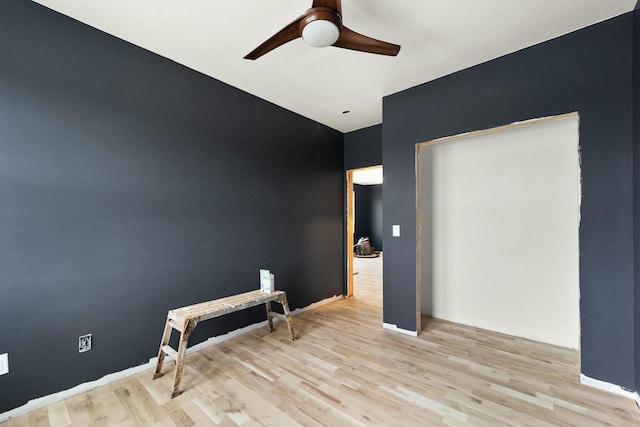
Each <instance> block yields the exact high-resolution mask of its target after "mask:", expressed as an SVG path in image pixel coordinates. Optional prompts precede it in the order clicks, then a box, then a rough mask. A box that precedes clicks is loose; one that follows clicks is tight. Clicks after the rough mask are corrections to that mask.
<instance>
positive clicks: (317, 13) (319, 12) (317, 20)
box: [299, 7, 342, 47]
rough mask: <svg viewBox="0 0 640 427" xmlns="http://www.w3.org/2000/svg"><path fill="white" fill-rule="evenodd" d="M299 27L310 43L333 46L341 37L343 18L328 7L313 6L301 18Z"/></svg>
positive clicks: (303, 36)
mask: <svg viewBox="0 0 640 427" xmlns="http://www.w3.org/2000/svg"><path fill="white" fill-rule="evenodd" d="M299 28H300V35H301V36H302V38H303V39H304V41H305V42H307V43H308V44H309V45H311V46H314V47H326V46H331V45H332V44H334V43H335V42H336V41H338V38H339V37H340V30H341V29H342V18H341V17H340V14H338V12H336V11H335V10H333V9H330V8H328V7H312V8H311V9H309V10H307V12H306V13H305V15H304V17H303V18H302V19H301V20H300V24H299Z"/></svg>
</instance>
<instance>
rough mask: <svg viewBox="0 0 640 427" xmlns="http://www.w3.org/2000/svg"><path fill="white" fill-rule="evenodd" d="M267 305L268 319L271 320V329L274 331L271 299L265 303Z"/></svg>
mask: <svg viewBox="0 0 640 427" xmlns="http://www.w3.org/2000/svg"><path fill="white" fill-rule="evenodd" d="M265 306H266V307H267V321H268V322H269V330H270V331H271V332H273V331H274V330H275V329H274V328H273V316H272V315H271V301H267V302H266V303H265Z"/></svg>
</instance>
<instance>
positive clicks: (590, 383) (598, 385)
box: [580, 374, 640, 406]
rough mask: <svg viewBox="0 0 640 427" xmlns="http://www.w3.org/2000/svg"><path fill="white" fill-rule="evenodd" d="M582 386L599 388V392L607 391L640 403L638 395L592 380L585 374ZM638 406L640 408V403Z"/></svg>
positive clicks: (581, 376)
mask: <svg viewBox="0 0 640 427" xmlns="http://www.w3.org/2000/svg"><path fill="white" fill-rule="evenodd" d="M580 384H584V385H586V386H589V387H593V388H597V389H598V390H603V391H607V392H609V393H613V394H617V395H618V396H623V397H626V398H629V399H635V400H636V403H638V402H640V400H638V393H634V392H632V391H629V390H625V389H623V388H622V387H620V386H619V385H615V384H611V383H608V382H606V381H600V380H596V379H595V378H590V377H588V376H586V375H584V374H580ZM638 405H639V406H640V403H638Z"/></svg>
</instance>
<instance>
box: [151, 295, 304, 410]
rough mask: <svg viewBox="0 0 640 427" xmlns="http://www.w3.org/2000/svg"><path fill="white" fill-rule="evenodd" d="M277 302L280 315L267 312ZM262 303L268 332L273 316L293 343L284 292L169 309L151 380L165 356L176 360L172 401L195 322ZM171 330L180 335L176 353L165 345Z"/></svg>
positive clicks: (159, 368) (236, 297)
mask: <svg viewBox="0 0 640 427" xmlns="http://www.w3.org/2000/svg"><path fill="white" fill-rule="evenodd" d="M272 301H275V302H279V303H280V304H282V308H283V310H284V314H280V313H277V312H274V311H271V302H272ZM260 304H265V306H266V308H267V320H268V321H269V329H270V330H271V331H272V332H273V331H274V328H273V318H274V317H277V318H278V319H282V320H284V321H286V322H287V326H288V327H289V334H290V335H291V340H292V341H293V340H295V339H296V338H297V337H296V334H295V332H294V330H293V322H292V321H291V313H290V312H289V304H288V303H287V295H286V294H285V293H284V291H274V292H266V293H265V292H262V291H260V290H257V291H251V292H245V293H244V294H239V295H233V296H230V297H226V298H220V299H217V300H213V301H207V302H203V303H200V304H194V305H189V306H187V307H182V308H177V309H174V310H169V313H168V314H167V323H166V324H165V326H164V333H163V334H162V341H161V342H160V350H158V362H157V364H156V373H155V375H154V376H153V379H154V380H155V379H156V378H159V377H161V376H162V373H161V371H162V364H163V362H164V357H165V355H167V354H168V355H170V356H172V357H173V358H174V359H175V361H176V370H175V373H174V379H173V390H172V391H171V398H172V399H173V398H174V397H176V396H177V395H179V394H180V393H181V392H180V391H179V388H180V380H181V379H182V369H183V368H184V359H185V357H184V356H185V351H186V350H187V342H188V341H189V336H190V335H191V332H193V330H194V329H195V327H196V325H197V324H198V322H200V321H202V320H208V319H213V318H214V317H219V316H222V315H224V314H228V313H232V312H234V311H239V310H243V309H245V308H249V307H253V306H256V305H260ZM172 329H175V330H176V331H178V332H180V344H179V346H178V351H176V350H174V349H173V348H172V347H171V346H170V345H169V338H171V330H172Z"/></svg>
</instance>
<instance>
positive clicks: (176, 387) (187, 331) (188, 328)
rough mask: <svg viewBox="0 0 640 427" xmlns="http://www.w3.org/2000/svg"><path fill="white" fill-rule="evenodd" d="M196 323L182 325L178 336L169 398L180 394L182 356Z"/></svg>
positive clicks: (190, 322)
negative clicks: (178, 340) (174, 369)
mask: <svg viewBox="0 0 640 427" xmlns="http://www.w3.org/2000/svg"><path fill="white" fill-rule="evenodd" d="M196 325H197V322H194V321H189V322H187V324H186V325H184V328H183V331H182V334H181V335H180V345H179V346H178V352H177V354H176V372H175V374H174V377H173V390H171V398H172V399H173V398H174V397H176V396H177V395H179V394H180V393H181V391H180V381H181V380H182V369H183V368H184V355H185V352H186V350H187V342H188V341H189V336H190V335H191V332H192V331H193V329H194V328H195V327H196Z"/></svg>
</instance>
